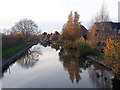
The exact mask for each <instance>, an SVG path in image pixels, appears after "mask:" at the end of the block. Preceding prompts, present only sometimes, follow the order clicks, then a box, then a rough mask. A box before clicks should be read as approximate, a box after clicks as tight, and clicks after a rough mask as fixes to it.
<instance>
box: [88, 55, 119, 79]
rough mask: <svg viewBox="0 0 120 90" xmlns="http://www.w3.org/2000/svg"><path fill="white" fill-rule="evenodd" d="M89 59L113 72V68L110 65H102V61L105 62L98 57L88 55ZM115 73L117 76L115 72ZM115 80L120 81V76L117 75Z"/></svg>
mask: <svg viewBox="0 0 120 90" xmlns="http://www.w3.org/2000/svg"><path fill="white" fill-rule="evenodd" d="M87 58H89V59H90V60H93V61H95V62H97V63H98V64H100V65H102V66H104V67H105V68H107V69H108V70H110V71H112V68H111V66H110V65H105V64H104V63H102V61H104V60H103V59H102V58H99V57H98V56H93V55H88V56H87ZM112 72H113V71H112ZM113 73H114V74H115V72H113ZM115 78H116V79H118V80H120V75H118V74H115Z"/></svg>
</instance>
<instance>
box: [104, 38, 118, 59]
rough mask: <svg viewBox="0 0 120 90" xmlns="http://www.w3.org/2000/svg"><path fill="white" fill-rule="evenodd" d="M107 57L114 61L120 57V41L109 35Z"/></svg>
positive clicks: (105, 51)
mask: <svg viewBox="0 0 120 90" xmlns="http://www.w3.org/2000/svg"><path fill="white" fill-rule="evenodd" d="M104 54H105V58H107V57H109V58H107V59H112V60H114V61H116V60H119V59H120V56H119V55H120V41H117V40H114V39H112V38H111V37H109V38H108V39H107V40H106V48H105V49H104Z"/></svg>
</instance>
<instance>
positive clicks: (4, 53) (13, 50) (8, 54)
mask: <svg viewBox="0 0 120 90" xmlns="http://www.w3.org/2000/svg"><path fill="white" fill-rule="evenodd" d="M32 44H34V42H29V43H26V44H24V45H19V46H16V47H14V48H8V49H6V50H4V51H2V59H3V60H4V59H9V58H11V57H12V56H14V55H15V54H17V53H18V52H20V51H21V50H23V49H25V48H26V47H28V46H29V45H32Z"/></svg>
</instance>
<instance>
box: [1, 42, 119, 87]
mask: <svg viewBox="0 0 120 90" xmlns="http://www.w3.org/2000/svg"><path fill="white" fill-rule="evenodd" d="M59 52H60V51H59V50H58V49H55V48H51V46H49V47H44V46H42V45H40V44H37V45H34V46H33V47H31V48H30V50H28V53H27V54H25V55H24V56H22V57H21V58H20V59H18V60H17V61H16V62H15V63H13V64H12V65H11V66H10V67H9V68H8V69H7V70H6V71H5V72H4V73H3V75H2V77H1V79H0V82H2V87H3V88H112V87H115V86H114V83H116V82H115V81H114V75H113V74H112V73H111V72H110V71H108V70H106V69H104V68H103V67H101V66H99V65H97V64H96V63H93V62H91V61H90V60H87V59H75V58H74V57H72V55H73V54H75V53H73V52H72V54H69V53H68V52H66V53H64V54H60V53H59ZM117 84H118V83H117ZM115 85H116V84H115Z"/></svg>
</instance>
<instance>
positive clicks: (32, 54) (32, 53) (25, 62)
mask: <svg viewBox="0 0 120 90" xmlns="http://www.w3.org/2000/svg"><path fill="white" fill-rule="evenodd" d="M41 54H42V53H41V51H40V46H39V44H38V45H35V46H34V47H32V48H30V50H28V52H27V53H26V54H25V55H24V56H23V57H21V58H20V59H18V60H17V63H18V64H20V65H21V66H22V67H24V68H29V67H33V66H34V65H35V63H36V62H37V61H38V60H39V55H41Z"/></svg>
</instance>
